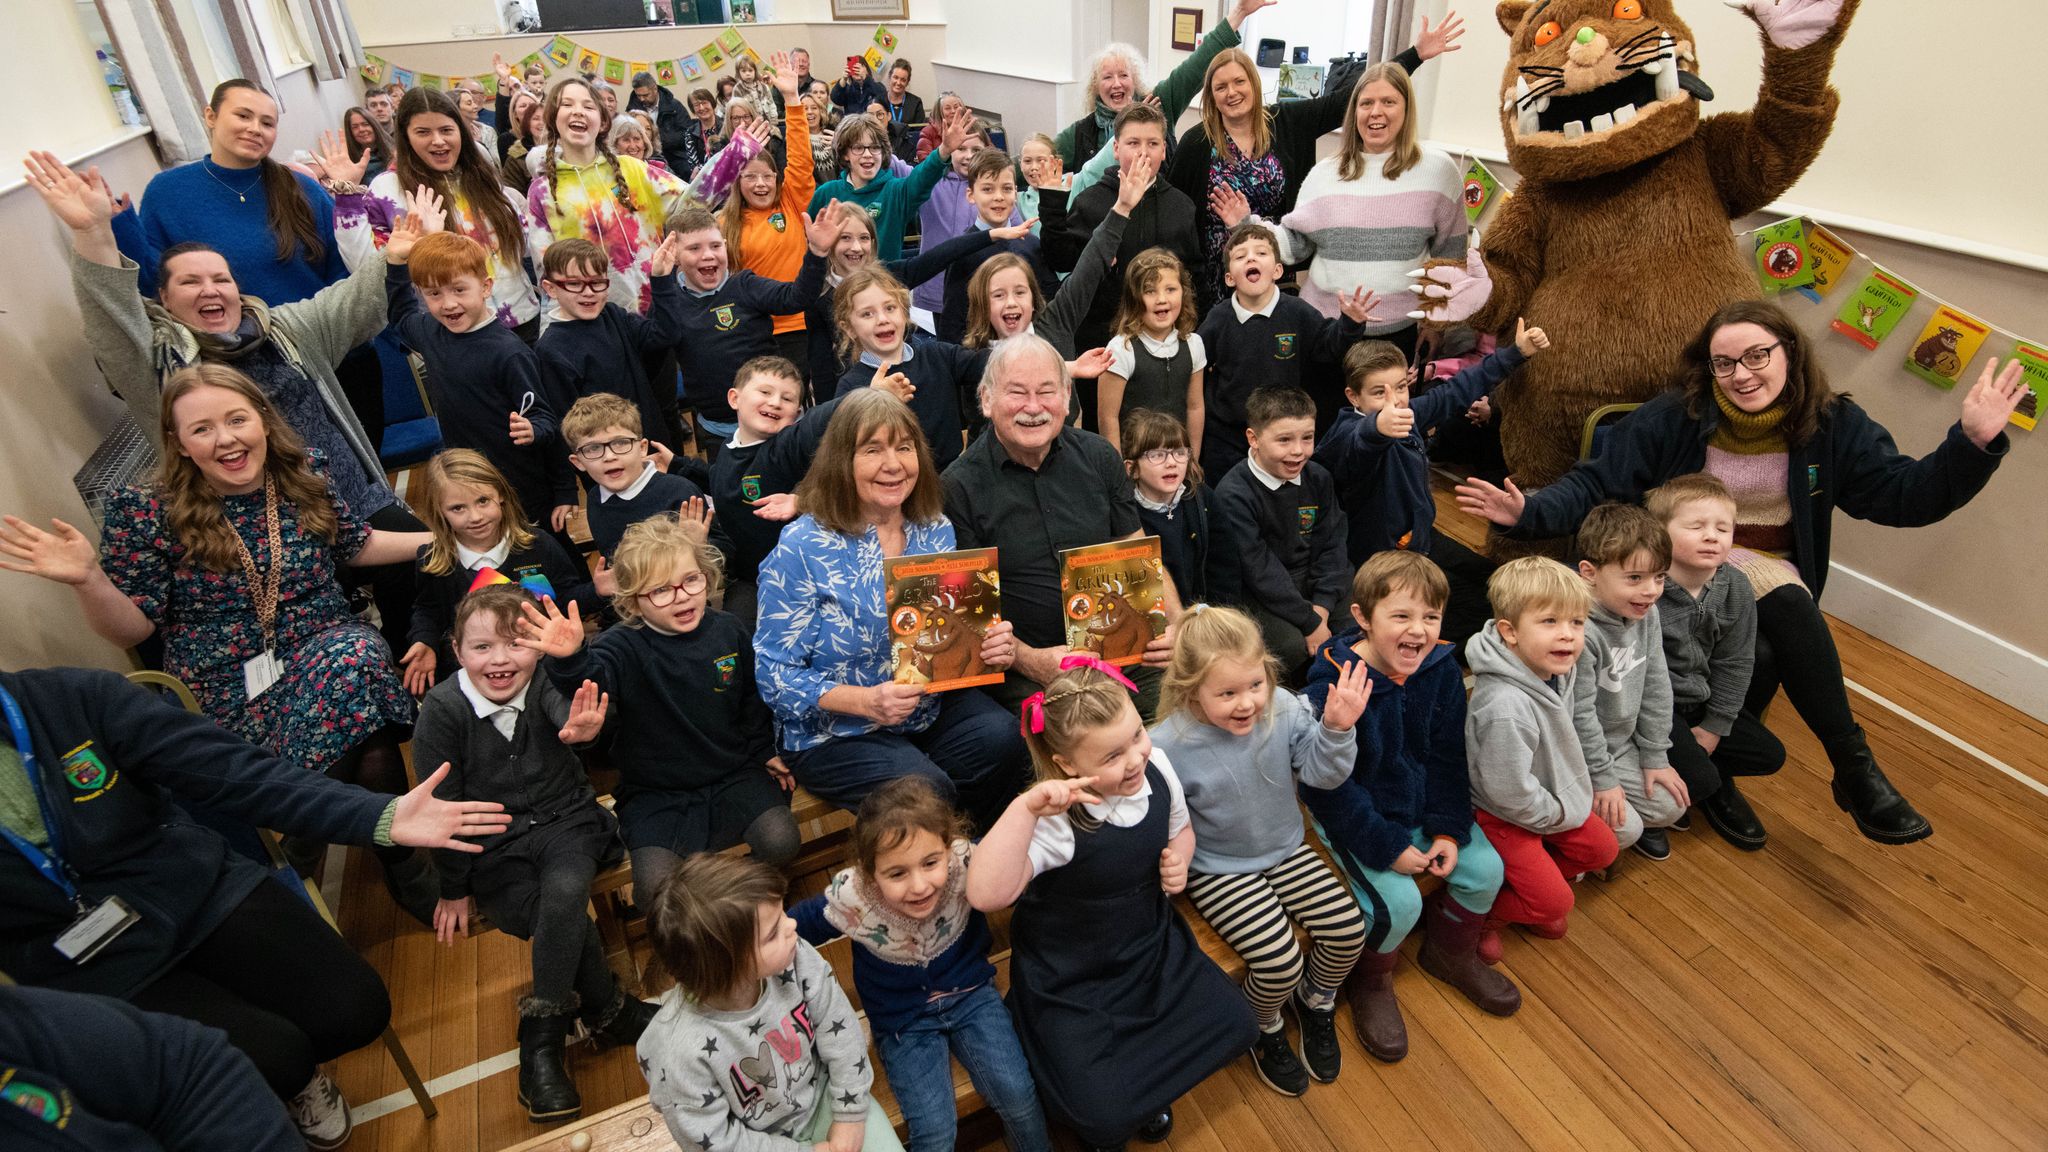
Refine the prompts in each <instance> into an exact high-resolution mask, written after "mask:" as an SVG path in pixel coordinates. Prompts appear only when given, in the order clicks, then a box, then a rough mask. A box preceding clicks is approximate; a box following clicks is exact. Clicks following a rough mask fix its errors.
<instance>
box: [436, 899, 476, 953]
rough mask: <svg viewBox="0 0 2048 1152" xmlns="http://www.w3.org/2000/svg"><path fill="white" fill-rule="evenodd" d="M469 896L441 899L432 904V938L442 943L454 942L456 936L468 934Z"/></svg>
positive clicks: (470, 914) (470, 913)
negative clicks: (457, 898)
mask: <svg viewBox="0 0 2048 1152" xmlns="http://www.w3.org/2000/svg"><path fill="white" fill-rule="evenodd" d="M470 903H471V901H470V898H469V897H467V896H464V897H463V898H462V899H460V900H442V901H440V902H438V903H436V904H435V905H434V939H436V940H439V941H440V942H441V943H443V944H453V943H455V938H456V937H457V936H467V935H469V918H470V916H472V915H474V913H472V912H471V911H470Z"/></svg>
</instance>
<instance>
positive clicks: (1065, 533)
mask: <svg viewBox="0 0 2048 1152" xmlns="http://www.w3.org/2000/svg"><path fill="white" fill-rule="evenodd" d="M980 397H981V411H982V415H983V416H985V417H987V419H988V420H989V426H988V430H987V431H985V432H983V433H982V434H981V436H980V437H978V438H977V439H976V440H975V441H974V443H972V444H970V445H968V446H967V451H966V452H964V453H962V454H961V456H960V458H959V459H957V460H955V461H953V463H952V464H950V465H948V466H947V468H946V471H945V476H944V480H945V487H946V518H947V519H949V520H951V521H952V522H953V533H954V536H955V538H956V539H957V540H958V542H959V543H958V546H959V547H961V548H986V547H991V546H993V547H995V548H996V549H997V553H996V566H997V569H998V570H999V571H1000V572H1001V574H1002V580H1003V618H1004V619H1006V620H1008V621H1010V622H1011V623H1012V624H1013V625H1015V626H1016V630H1017V661H1016V664H1015V666H1014V668H1013V669H1012V671H1011V673H1010V675H1009V678H1008V679H1007V680H1006V681H1005V682H1004V683H1003V684H1002V685H1000V686H998V687H993V688H990V689H989V690H988V691H989V692H990V693H991V694H992V695H994V696H995V697H996V698H997V699H998V700H999V701H1001V702H1002V703H1003V704H1005V705H1006V706H1011V707H1014V706H1016V705H1017V704H1019V703H1021V702H1022V701H1023V699H1024V697H1025V696H1027V695H1029V694H1030V693H1032V692H1035V691H1037V690H1038V688H1039V687H1040V686H1042V685H1043V684H1045V683H1046V682H1047V681H1049V680H1051V679H1052V678H1053V677H1055V676H1057V675H1059V670H1060V658H1061V657H1062V656H1065V655H1066V654H1067V651H1068V648H1067V642H1066V627H1065V623H1064V614H1063V598H1062V597H1061V595H1060V557H1059V554H1060V552H1062V551H1063V550H1065V549H1068V548H1080V547H1083V546H1085V545H1089V544H1101V543H1104V542H1106V541H1110V540H1126V539H1132V538H1135V537H1139V536H1142V535H1144V530H1143V529H1142V528H1141V527H1140V526H1139V524H1138V502H1137V499H1136V498H1135V497H1134V496H1133V495H1132V489H1131V478H1130V476H1129V474H1128V473H1126V472H1125V471H1124V462H1123V460H1122V458H1121V457H1119V456H1118V455H1117V451H1116V449H1115V448H1113V447H1111V446H1110V443H1109V441H1107V440H1104V439H1103V438H1102V437H1100V436H1097V435H1096V434H1095V433H1093V432H1088V431H1084V430H1082V429H1080V428H1076V427H1072V426H1070V425H1069V424H1068V423H1067V411H1068V407H1069V405H1070V404H1071V402H1072V399H1073V386H1072V383H1071V381H1069V380H1068V378H1067V373H1066V365H1065V361H1064V360H1063V359H1062V357H1061V356H1060V353H1059V350H1058V349H1056V348H1054V347H1053V346H1052V345H1051V344H1050V343H1047V342H1046V341H1045V340H1044V339H1043V338H1042V337H1039V336H1035V335H1032V334H1030V333H1026V334H1024V335H1021V336H1013V337H1011V338H1010V339H1007V340H1004V341H1001V342H1000V343H998V344H997V345H996V346H995V349H994V350H993V352H991V354H990V355H989V359H988V366H987V368H986V369H985V370H984V371H983V373H982V378H981V388H980ZM1179 615H1180V602H1179V599H1178V595H1177V593H1175V592H1174V591H1173V590H1172V588H1171V586H1170V582H1169V588H1168V592H1167V616H1168V619H1169V620H1172V619H1175V618H1177V617H1178V616H1179ZM1172 647H1173V630H1172V628H1171V627H1169V628H1168V629H1167V631H1166V634H1165V635H1163V636H1160V637H1158V638H1156V639H1154V640H1153V641H1152V643H1151V644H1149V645H1147V646H1146V649H1145V663H1146V665H1147V667H1145V668H1142V669H1134V672H1135V673H1137V675H1136V677H1135V678H1136V679H1137V680H1138V683H1139V685H1140V687H1141V688H1143V689H1144V692H1143V694H1142V698H1141V700H1140V703H1139V711H1140V712H1143V713H1144V714H1146V715H1148V716H1149V715H1150V714H1151V704H1152V703H1153V702H1155V701H1156V699H1157V697H1158V679H1159V678H1158V673H1157V671H1156V667H1155V666H1157V665H1161V664H1164V663H1166V659H1167V656H1168V654H1169V653H1170V652H1171V650H1172ZM1148 673H1149V675H1148Z"/></svg>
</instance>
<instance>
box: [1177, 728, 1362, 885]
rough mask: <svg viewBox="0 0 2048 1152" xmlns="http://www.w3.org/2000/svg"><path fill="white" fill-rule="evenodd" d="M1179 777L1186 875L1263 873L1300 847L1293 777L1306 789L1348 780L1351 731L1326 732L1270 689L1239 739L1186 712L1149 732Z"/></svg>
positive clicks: (1354, 735)
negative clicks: (1184, 807) (1188, 844)
mask: <svg viewBox="0 0 2048 1152" xmlns="http://www.w3.org/2000/svg"><path fill="white" fill-rule="evenodd" d="M1152 744H1153V746H1154V747H1157V748H1160V749H1163V750H1164V751H1165V752H1166V755H1167V758H1168V759H1170V760H1172V761H1173V770H1174V771H1175V772H1176V773H1178V774H1179V776H1180V786H1181V790H1182V792H1183V793H1184V794H1185V795H1186V796H1187V802H1188V819H1189V821H1190V822H1192V823H1193V824H1194V828H1195V858H1194V859H1193V860H1192V861H1190V862H1189V864H1188V867H1189V868H1191V869H1193V870H1194V871H1196V872H1201V873H1206V874H1210V875H1240V874H1243V873H1247V872H1264V871H1265V870H1266V869H1268V868H1271V867H1273V866H1274V865H1276V864H1278V863H1280V862H1281V861H1282V860H1285V859H1287V857H1288V856H1290V855H1292V854H1293V852H1294V850H1295V849H1296V848H1299V847H1301V841H1302V834H1303V828H1302V824H1301V804H1300V803H1299V802H1298V801H1297V800H1296V799H1295V793H1294V781H1295V778H1296V777H1297V776H1298V777H1299V778H1300V780H1301V782H1302V783H1303V784H1306V785H1308V786H1309V787H1311V788H1335V787H1336V786H1337V785H1339V784H1342V783H1344V781H1346V780H1348V779H1350V778H1351V765H1352V761H1353V759H1354V757H1353V755H1352V753H1353V750H1354V749H1355V748H1356V747H1357V745H1358V734H1357V731H1356V730H1355V729H1350V728H1347V729H1345V730H1344V731H1342V732H1333V731H1331V730H1330V729H1328V728H1326V727H1324V726H1323V722H1322V721H1321V720H1319V719H1317V718H1316V714H1315V713H1313V712H1311V711H1309V708H1308V705H1307V704H1304V703H1303V702H1302V700H1301V697H1299V696H1296V695H1295V694H1294V693H1292V692H1289V691H1288V690H1287V689H1285V688H1279V687H1276V688H1274V689H1273V702H1272V704H1271V705H1269V706H1268V707H1267V709H1266V712H1265V714H1264V715H1262V716H1261V717H1259V722H1258V723H1257V724H1255V725H1253V727H1252V731H1251V733H1250V734H1249V735H1246V736H1233V735H1231V734H1230V733H1228V732H1225V731H1224V730H1223V729H1221V728H1218V727H1216V726H1215V725H1213V724H1209V723H1206V722H1204V721H1201V720H1198V719H1196V718H1195V717H1193V716H1191V715H1189V714H1188V713H1187V712H1185V711H1181V712H1176V713H1174V714H1173V715H1171V716H1169V717H1167V718H1166V719H1164V720H1162V721H1160V722H1159V723H1158V724H1156V725H1154V726H1153V727H1152Z"/></svg>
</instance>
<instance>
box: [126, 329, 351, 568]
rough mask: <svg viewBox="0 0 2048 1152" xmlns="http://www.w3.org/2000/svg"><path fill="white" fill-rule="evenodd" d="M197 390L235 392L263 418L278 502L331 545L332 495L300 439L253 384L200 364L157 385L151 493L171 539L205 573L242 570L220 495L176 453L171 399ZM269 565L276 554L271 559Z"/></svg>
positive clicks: (267, 464) (268, 470) (267, 465)
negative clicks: (158, 442) (158, 441)
mask: <svg viewBox="0 0 2048 1152" xmlns="http://www.w3.org/2000/svg"><path fill="white" fill-rule="evenodd" d="M200 388H225V389H227V390H228V391H230V392H233V393H235V394H236V395H238V396H240V397H241V398H242V400H243V402H245V403H247V404H248V405H249V409H250V411H252V412H254V413H256V418H257V419H259V420H261V421H263V475H264V478H265V479H266V480H268V479H275V480H276V481H277V499H278V505H279V508H280V511H279V516H280V517H282V515H283V512H282V507H283V505H286V504H290V505H291V506H292V508H293V509H294V511H295V513H296V515H297V517H298V521H299V529H300V531H303V532H304V533H306V535H308V536H314V537H317V538H319V539H320V540H322V541H324V542H326V543H328V544H332V543H334V541H335V536H336V533H337V531H338V530H339V524H338V521H337V520H336V518H335V514H334V497H333V495H332V494H331V493H330V492H329V490H328V487H327V481H326V479H324V478H323V477H321V476H320V475H318V474H317V473H315V472H314V471H313V467H312V464H311V463H310V460H309V458H308V456H307V454H306V442H305V441H303V440H301V439H299V434H298V433H297V432H295V431H293V430H292V426H291V422H290V421H288V420H286V419H285V418H284V415H283V414H282V413H280V412H279V411H278V410H277V407H276V405H273V404H272V403H271V402H270V397H268V396H266V395H264V393H263V389H261V388H259V387H257V385H256V382H255V381H253V380H251V379H249V378H248V377H247V376H244V375H242V374H241V373H240V372H238V371H236V370H235V369H233V368H230V367H228V366H227V365H225V364H210V363H201V364H194V365H192V366H190V367H187V368H180V369H178V370H177V371H176V372H173V373H172V374H171V378H170V379H169V380H168V381H166V382H165V383H164V390H163V396H162V398H161V399H160V400H159V401H158V409H157V413H158V415H157V419H158V420H159V422H160V426H159V429H158V430H159V432H160V433H161V434H162V440H163V445H164V448H163V451H162V452H161V453H160V454H159V456H158V463H157V474H156V475H157V479H156V482H157V490H158V492H159V494H160V498H161V499H162V501H163V505H164V519H165V521H166V522H167V523H168V524H169V526H170V530H171V539H172V540H173V541H174V542H175V543H176V544H177V545H178V546H179V547H182V548H183V549H184V550H185V555H186V557H187V558H188V559H189V562H191V563H193V564H196V565H197V566H199V567H201V568H204V569H206V570H208V571H210V572H236V571H239V570H240V568H241V549H240V547H239V546H238V545H237V538H236V535H235V528H234V525H232V524H230V523H228V515H227V510H226V508H225V507H224V506H223V505H222V503H221V495H220V493H218V492H216V491H214V490H213V485H211V484H209V483H207V480H206V476H205V474H204V473H202V472H201V471H200V470H199V465H197V464H195V463H193V462H192V458H191V457H190V456H187V455H185V454H184V453H182V452H180V451H178V421H177V417H176V415H175V414H174V411H173V410H174V409H175V408H176V407H177V404H178V401H179V400H181V399H183V398H184V397H185V396H187V395H189V394H190V393H192V392H194V391H197V390H198V389H200ZM272 563H276V559H275V558H272Z"/></svg>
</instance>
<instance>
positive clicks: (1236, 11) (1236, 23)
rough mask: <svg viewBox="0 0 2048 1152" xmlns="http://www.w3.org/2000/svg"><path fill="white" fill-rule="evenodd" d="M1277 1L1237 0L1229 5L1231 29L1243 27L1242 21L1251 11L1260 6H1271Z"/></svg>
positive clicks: (1249, 15) (1277, 1)
mask: <svg viewBox="0 0 2048 1152" xmlns="http://www.w3.org/2000/svg"><path fill="white" fill-rule="evenodd" d="M1279 2H1280V0H1237V3H1235V4H1233V5H1231V6H1230V16H1229V21H1230V27H1231V28H1232V29H1233V30H1234V29H1239V28H1243V27H1244V22H1245V21H1246V20H1247V19H1249V18H1250V17H1251V14H1252V13H1254V12H1257V11H1258V10H1259V9H1261V8H1271V7H1272V6H1273V5H1275V4H1278V3H1279Z"/></svg>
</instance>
